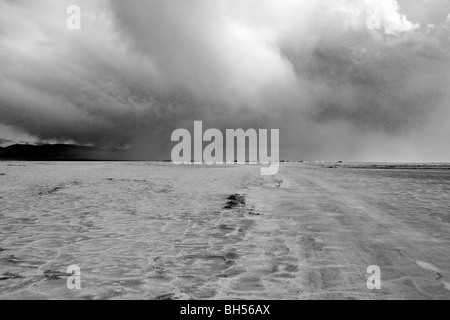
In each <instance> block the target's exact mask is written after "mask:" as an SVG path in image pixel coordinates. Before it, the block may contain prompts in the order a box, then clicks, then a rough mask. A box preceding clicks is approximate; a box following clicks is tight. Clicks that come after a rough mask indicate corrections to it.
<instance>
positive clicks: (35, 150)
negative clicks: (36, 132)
mask: <svg viewBox="0 0 450 320" xmlns="http://www.w3.org/2000/svg"><path fill="white" fill-rule="evenodd" d="M130 154H131V152H130V150H124V149H103V148H96V147H85V146H77V145H71V144H44V145H31V144H14V145H11V146H8V147H5V148H2V147H0V160H30V161H31V160H35V161H102V160H107V161H120V160H133V159H132V158H131V157H130Z"/></svg>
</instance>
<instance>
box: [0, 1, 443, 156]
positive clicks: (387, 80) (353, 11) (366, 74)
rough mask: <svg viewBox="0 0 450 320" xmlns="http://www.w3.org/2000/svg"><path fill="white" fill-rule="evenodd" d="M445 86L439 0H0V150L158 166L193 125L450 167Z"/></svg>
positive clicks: (292, 146)
mask: <svg viewBox="0 0 450 320" xmlns="http://www.w3.org/2000/svg"><path fill="white" fill-rule="evenodd" d="M70 5H78V6H79V7H80V9H81V29H80V30H69V29H68V28H67V26H66V21H67V19H68V18H69V15H68V14H67V12H66V10H67V7H68V6H70ZM374 16H378V17H379V22H380V27H381V28H380V29H374V28H369V27H368V20H369V21H373V20H371V19H373V17H374ZM371 25H372V26H373V24H371ZM449 85H450V0H398V1H395V0H394V1H392V0H283V1H279V0H170V1H167V0H133V1H121V0H0V145H7V144H11V143H13V142H49V143H58V142H59V143H76V144H83V145H93V146H98V147H118V148H132V150H133V152H135V153H136V156H139V157H146V158H151V159H167V158H169V157H170V151H171V149H172V147H173V146H174V143H172V142H171V141H170V137H171V133H172V132H173V131H174V130H175V129H178V128H186V129H192V128H193V122H194V121H203V126H204V128H205V129H207V128H217V129H221V130H224V129H238V128H243V129H249V128H255V129H280V147H281V151H280V152H281V155H280V157H281V158H283V159H290V160H344V161H412V162H420V161H450V145H449V143H448V141H449V138H450V90H449Z"/></svg>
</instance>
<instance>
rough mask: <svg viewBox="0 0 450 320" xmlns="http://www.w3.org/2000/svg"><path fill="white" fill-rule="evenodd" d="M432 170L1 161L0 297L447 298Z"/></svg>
mask: <svg viewBox="0 0 450 320" xmlns="http://www.w3.org/2000/svg"><path fill="white" fill-rule="evenodd" d="M431 167H432V169H430V166H427V167H422V168H417V167H415V169H412V168H404V167H389V169H386V168H387V167H386V168H382V169H380V168H375V169H374V168H371V166H369V165H367V164H364V165H358V166H344V165H341V166H336V165H332V166H328V165H309V164H284V165H283V166H282V167H281V170H280V173H279V175H277V176H275V177H265V178H263V177H260V176H259V175H258V173H259V168H258V167H254V166H224V167H206V166H181V167H175V166H173V165H171V164H156V163H64V162H57V163H56V162H55V163H50V162H49V163H44V162H2V163H0V182H1V183H0V299H30V298H31V299H128V298H132V299H190V298H194V299H222V298H224V299H228V298H247V299H448V298H450V210H449V209H450V200H449V196H448V195H449V191H450V170H444V169H445V168H443V167H434V166H431ZM368 168H371V169H368ZM237 193H239V194H242V195H245V205H244V204H243V203H240V204H238V205H237V206H236V207H234V206H232V208H231V209H226V208H224V207H225V205H226V202H227V198H228V196H230V195H232V194H237ZM70 265H78V266H79V267H80V269H81V290H69V289H68V288H67V286H66V282H67V279H68V275H67V274H66V271H67V267H68V266H70ZM371 265H377V266H379V267H380V269H381V289H380V290H369V289H368V288H367V285H366V281H367V278H368V276H369V275H368V274H366V272H367V268H368V267H369V266H371Z"/></svg>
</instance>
